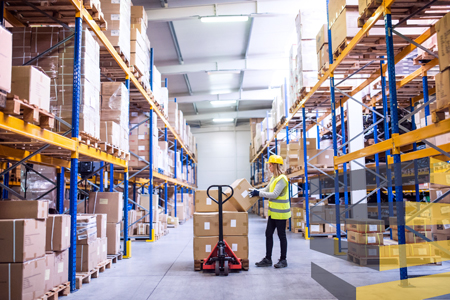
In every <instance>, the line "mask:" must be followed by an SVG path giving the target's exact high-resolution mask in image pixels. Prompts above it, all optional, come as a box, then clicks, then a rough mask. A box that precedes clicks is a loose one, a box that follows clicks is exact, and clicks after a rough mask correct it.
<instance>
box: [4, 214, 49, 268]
mask: <svg viewBox="0 0 450 300" xmlns="http://www.w3.org/2000/svg"><path fill="white" fill-rule="evenodd" d="M0 249H2V250H1V251H0V262H6V263H11V262H24V261H27V260H31V259H35V258H39V257H43V256H44V255H45V221H44V220H34V219H16V220H0Z"/></svg>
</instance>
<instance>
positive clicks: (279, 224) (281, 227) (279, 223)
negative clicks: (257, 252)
mask: <svg viewBox="0 0 450 300" xmlns="http://www.w3.org/2000/svg"><path fill="white" fill-rule="evenodd" d="M275 228H276V229H277V233H278V237H279V238H280V246H281V257H280V259H286V254H287V239H286V220H275V219H272V218H271V217H269V219H268V220H267V227H266V258H268V259H272V248H273V233H274V232H275Z"/></svg>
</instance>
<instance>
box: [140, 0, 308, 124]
mask: <svg viewBox="0 0 450 300" xmlns="http://www.w3.org/2000/svg"><path fill="white" fill-rule="evenodd" d="M300 2H304V1H298V0H294V1H291V0H286V1H285V0H278V1H277V0H272V1H270V0H265V1H254V0H253V1H233V0H214V1H210V0H150V1H148V0H138V1H137V0H135V1H133V4H134V5H143V6H144V7H145V8H146V10H147V14H148V18H149V26H148V35H149V37H150V41H151V46H152V48H153V49H154V57H155V65H156V67H157V68H158V69H159V70H160V72H161V74H162V78H163V79H164V78H168V80H169V97H170V98H171V99H173V98H177V102H178V103H179V107H180V109H181V110H183V113H184V115H185V116H186V119H187V120H188V123H189V124H191V125H193V126H209V125H212V124H213V123H212V119H213V118H220V117H227V118H234V119H235V126H237V125H239V124H242V123H243V122H248V119H249V118H251V117H265V116H266V111H267V110H270V108H271V106H272V101H273V99H274V93H273V90H272V89H271V88H272V87H277V86H279V85H280V84H281V83H282V82H283V78H284V77H286V76H287V75H288V68H289V66H288V50H289V45H290V44H291V43H292V42H293V37H294V36H295V35H294V34H295V23H294V20H295V16H296V14H297V13H298V10H299V9H300V6H301V5H304V4H300ZM215 13H216V14H217V15H219V16H220V15H246V16H248V17H249V19H248V21H246V22H226V23H225V22H223V23H203V22H201V20H200V17H202V16H214V15H215ZM208 71H213V72H210V74H208ZM214 71H222V72H219V73H217V72H216V73H214ZM213 100H236V102H235V104H233V105H230V106H227V107H214V106H212V105H211V103H210V101H213Z"/></svg>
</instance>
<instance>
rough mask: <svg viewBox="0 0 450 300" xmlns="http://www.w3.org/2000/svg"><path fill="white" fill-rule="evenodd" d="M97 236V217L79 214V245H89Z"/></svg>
mask: <svg viewBox="0 0 450 300" xmlns="http://www.w3.org/2000/svg"><path fill="white" fill-rule="evenodd" d="M96 238H97V217H96V216H95V215H77V245H87V244H90V243H91V242H93V241H95V239H96Z"/></svg>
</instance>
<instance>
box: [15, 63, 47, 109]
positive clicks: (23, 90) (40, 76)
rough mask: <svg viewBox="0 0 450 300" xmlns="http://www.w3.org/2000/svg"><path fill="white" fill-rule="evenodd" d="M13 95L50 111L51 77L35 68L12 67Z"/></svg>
mask: <svg viewBox="0 0 450 300" xmlns="http://www.w3.org/2000/svg"><path fill="white" fill-rule="evenodd" d="M11 94H12V95H17V96H19V98H20V99H26V100H28V103H29V104H32V105H36V106H38V107H39V108H42V109H45V110H47V111H50V77H48V76H47V75H45V74H44V73H43V72H41V71H40V70H38V69H37V68H35V67H33V66H19V67H17V66H14V67H12V77H11Z"/></svg>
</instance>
